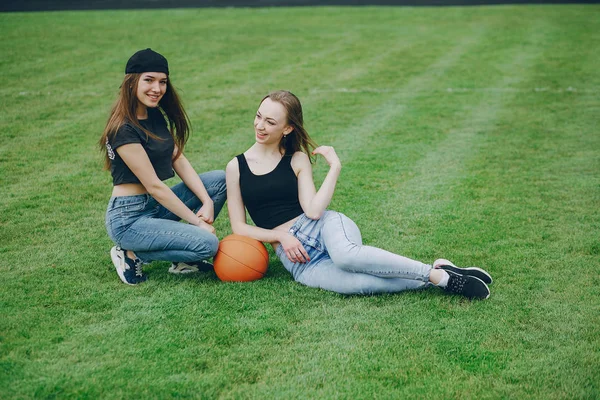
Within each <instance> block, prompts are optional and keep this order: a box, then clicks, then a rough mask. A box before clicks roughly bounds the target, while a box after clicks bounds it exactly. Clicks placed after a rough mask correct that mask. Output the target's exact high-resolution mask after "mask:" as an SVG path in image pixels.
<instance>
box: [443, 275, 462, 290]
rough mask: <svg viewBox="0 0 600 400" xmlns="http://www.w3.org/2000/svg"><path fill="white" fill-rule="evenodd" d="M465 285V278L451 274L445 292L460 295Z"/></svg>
mask: <svg viewBox="0 0 600 400" xmlns="http://www.w3.org/2000/svg"><path fill="white" fill-rule="evenodd" d="M465 283H467V278H466V277H464V276H462V275H458V274H451V275H450V279H448V285H447V286H446V290H447V291H449V292H452V293H462V292H463V289H464V287H465Z"/></svg>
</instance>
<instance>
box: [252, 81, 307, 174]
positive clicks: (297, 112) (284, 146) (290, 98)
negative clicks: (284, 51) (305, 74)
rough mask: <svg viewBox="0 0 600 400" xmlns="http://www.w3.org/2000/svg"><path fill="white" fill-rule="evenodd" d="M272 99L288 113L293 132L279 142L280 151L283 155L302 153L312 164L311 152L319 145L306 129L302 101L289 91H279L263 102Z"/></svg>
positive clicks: (272, 93) (268, 96)
mask: <svg viewBox="0 0 600 400" xmlns="http://www.w3.org/2000/svg"><path fill="white" fill-rule="evenodd" d="M267 98H269V99H271V100H272V101H276V102H278V103H279V104H281V105H282V106H283V107H284V108H285V111H286V113H287V123H288V125H290V126H291V127H292V128H293V130H292V131H291V132H290V133H289V134H288V135H287V136H285V137H283V138H282V139H281V141H280V142H279V150H280V151H281V152H282V153H283V154H294V153H295V152H297V151H302V152H304V153H306V155H307V156H308V157H309V158H310V160H311V162H312V161H313V159H314V157H313V156H312V154H311V152H312V151H313V150H314V149H315V148H316V147H317V144H316V143H315V142H314V141H313V140H312V139H311V138H310V136H309V135H308V132H306V130H305V129H304V117H303V116H302V104H300V100H298V98H297V97H296V95H294V94H293V93H292V92H288V91H287V90H277V91H275V92H271V93H269V94H268V95H267V96H265V97H264V98H263V99H262V100H261V101H260V104H262V102H263V101H265V99H267Z"/></svg>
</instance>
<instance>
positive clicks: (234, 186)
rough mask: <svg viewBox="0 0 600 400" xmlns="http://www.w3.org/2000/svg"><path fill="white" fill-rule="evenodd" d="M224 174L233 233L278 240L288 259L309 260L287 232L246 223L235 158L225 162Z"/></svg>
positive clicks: (258, 238)
mask: <svg viewBox="0 0 600 400" xmlns="http://www.w3.org/2000/svg"><path fill="white" fill-rule="evenodd" d="M225 175H226V179H227V211H228V212H229V221H230V223H231V230H232V231H233V233H236V234H238V235H243V236H248V237H251V238H254V239H256V240H260V241H261V242H269V243H275V242H279V243H280V244H281V246H282V247H283V249H284V251H285V253H286V254H287V257H288V258H289V259H290V261H292V262H307V261H309V260H310V258H309V257H308V254H307V253H306V250H305V249H304V247H303V246H302V244H301V243H300V241H298V239H296V238H295V237H294V236H292V235H290V234H289V233H288V232H284V231H278V230H276V229H264V228H259V227H257V226H252V225H248V223H247V221H246V207H245V206H244V201H243V199H242V192H241V189H240V166H239V164H238V160H237V159H236V158H234V159H233V160H231V161H230V162H229V163H228V164H227V168H226V169H225Z"/></svg>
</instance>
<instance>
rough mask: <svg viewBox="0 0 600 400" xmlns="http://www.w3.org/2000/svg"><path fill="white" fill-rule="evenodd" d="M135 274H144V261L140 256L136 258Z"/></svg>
mask: <svg viewBox="0 0 600 400" xmlns="http://www.w3.org/2000/svg"><path fill="white" fill-rule="evenodd" d="M135 275H136V276H142V262H141V261H140V259H139V258H136V259H135Z"/></svg>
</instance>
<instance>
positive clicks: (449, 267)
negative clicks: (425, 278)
mask: <svg viewBox="0 0 600 400" xmlns="http://www.w3.org/2000/svg"><path fill="white" fill-rule="evenodd" d="M433 268H435V269H443V270H446V271H452V272H454V273H457V274H460V275H468V276H473V277H475V278H479V279H480V280H482V281H483V283H485V284H486V285H491V284H492V283H493V282H494V280H493V279H492V276H491V275H490V274H488V273H487V271H485V270H483V269H481V268H477V267H466V268H460V267H457V266H456V265H454V264H452V262H450V261H448V260H443V259H440V260H436V261H435V262H434V263H433ZM465 272H467V273H465Z"/></svg>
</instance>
